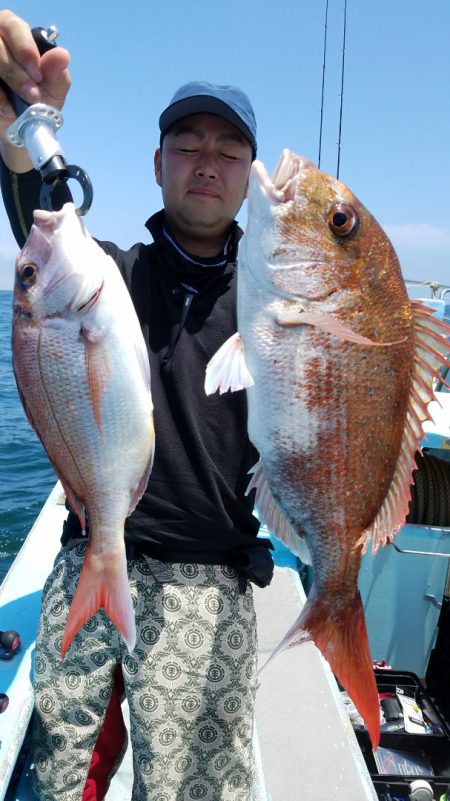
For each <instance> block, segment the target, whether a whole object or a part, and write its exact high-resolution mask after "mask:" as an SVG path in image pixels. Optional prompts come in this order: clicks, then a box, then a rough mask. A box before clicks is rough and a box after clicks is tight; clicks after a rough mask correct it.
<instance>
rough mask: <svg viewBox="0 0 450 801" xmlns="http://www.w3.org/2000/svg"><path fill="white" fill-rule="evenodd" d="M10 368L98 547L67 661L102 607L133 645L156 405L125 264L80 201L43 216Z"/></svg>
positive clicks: (18, 286) (17, 300)
mask: <svg viewBox="0 0 450 801" xmlns="http://www.w3.org/2000/svg"><path fill="white" fill-rule="evenodd" d="M13 306H14V308H13V331H12V350H13V366H14V373H15V376H16V382H17V386H18V389H19V393H20V397H21V400H22V403H23V406H24V409H25V412H26V414H27V416H28V419H29V421H30V423H31V425H32V426H33V428H34V429H35V431H36V433H37V434H38V436H39V438H40V440H41V442H42V444H43V446H44V448H45V450H46V451H47V454H48V457H49V459H50V461H51V463H52V465H53V467H54V469H55V471H56V473H57V475H58V477H59V478H60V480H61V483H62V484H63V487H64V490H65V492H66V495H67V498H68V500H69V502H70V504H71V506H72V508H73V509H74V511H75V512H76V513H77V515H78V517H79V519H80V522H81V525H82V527H83V528H84V526H85V512H86V513H87V517H88V520H89V529H90V533H89V543H88V547H87V551H86V555H85V559H84V563H83V568H82V572H81V576H80V580H79V583H78V587H77V589H76V591H75V595H74V598H73V601H72V605H71V607H70V611H69V615H68V618H67V622H66V628H65V632H64V638H63V643H62V656H64V655H65V653H66V651H67V649H68V648H69V646H70V643H71V642H72V640H73V637H74V636H75V634H76V633H77V631H78V630H79V629H80V628H81V626H82V625H83V624H84V623H85V622H86V621H87V620H89V618H90V617H92V615H94V614H95V613H96V612H97V611H98V609H100V608H101V607H102V608H103V609H104V610H105V612H106V613H107V614H108V615H109V617H110V619H111V620H112V622H113V623H114V624H115V626H117V628H118V629H119V631H120V632H121V634H122V636H123V639H124V640H125V642H126V644H127V646H128V648H129V649H130V650H132V649H133V647H134V644H135V638H136V629H135V621H134V611H133V604H132V599H131V594H130V589H129V584H128V578H127V564H126V556H125V546H124V522H125V518H126V517H127V516H128V515H129V514H130V512H131V511H132V510H133V509H134V507H135V506H136V504H137V502H138V501H139V499H140V497H141V495H142V493H143V492H144V490H145V487H146V485H147V481H148V478H149V475H150V471H151V467H152V462H153V452H154V430H153V406H152V398H151V392H150V368H149V362H148V355H147V350H146V346H145V342H144V339H143V336H142V333H141V329H140V326H139V322H138V319H137V316H136V312H135V310H134V307H133V304H132V302H131V299H130V296H129V293H128V291H127V288H126V286H125V283H124V281H123V279H122V276H121V275H120V273H119V270H118V268H117V265H116V264H115V262H114V261H113V259H112V258H111V257H110V256H107V255H106V254H105V253H104V251H103V250H102V249H101V248H100V247H99V245H98V244H97V243H96V242H95V241H94V240H93V239H92V237H91V236H90V235H89V233H88V232H87V230H86V228H85V226H84V223H83V222H82V221H81V219H80V218H79V216H78V215H77V214H76V211H75V207H74V205H73V204H72V203H67V204H66V205H65V206H64V207H63V209H62V210H61V211H57V212H48V211H40V210H37V211H35V212H34V225H33V226H32V228H31V231H30V234H29V237H28V239H27V241H26V243H25V245H24V247H23V249H22V251H21V252H20V253H19V255H18V257H17V260H16V279H15V286H14V297H13Z"/></svg>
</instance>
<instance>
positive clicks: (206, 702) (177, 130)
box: [0, 11, 273, 801]
mask: <svg viewBox="0 0 450 801" xmlns="http://www.w3.org/2000/svg"><path fill="white" fill-rule="evenodd" d="M67 65H68V54H67V53H66V52H65V51H63V50H62V49H60V48H56V49H55V50H53V51H50V52H48V53H46V54H45V55H44V56H43V57H42V58H40V57H39V54H38V53H37V50H36V48H35V47H34V43H33V41H32V38H31V35H30V31H29V28H28V26H27V25H26V23H24V22H23V21H22V20H20V19H19V18H17V17H16V16H15V15H13V14H12V13H11V12H6V11H5V12H0V77H3V78H4V80H5V81H7V83H8V84H9V86H10V87H11V88H12V89H13V90H14V91H16V92H17V93H19V94H20V95H21V96H22V97H23V98H24V99H25V100H26V101H28V102H36V101H41V102H48V103H51V104H52V105H55V106H57V107H58V108H61V106H62V105H63V103H64V99H65V96H66V94H67V91H68V89H69V86H70V78H69V75H68V72H67ZM12 119H13V114H12V110H11V108H10V107H9V105H8V103H7V100H6V96H5V95H4V94H2V93H1V92H0V120H1V122H0V125H1V129H0V135H1V133H2V131H3V130H4V129H5V127H6V125H7V124H9V123H10V122H11V121H12ZM160 132H161V137H160V147H159V148H157V150H156V152H155V160H154V164H155V176H156V180H157V182H158V184H159V186H160V187H161V190H162V196H163V201H164V210H163V211H161V212H159V213H157V214H156V215H153V217H151V218H150V220H149V221H148V223H147V227H148V229H149V231H150V233H151V235H152V237H153V240H154V241H153V243H152V244H150V245H144V244H138V245H135V246H133V247H132V248H131V249H130V250H129V251H122V250H120V249H119V248H118V247H117V246H115V245H113V244H112V243H110V242H103V243H100V244H101V246H102V247H103V248H104V250H105V251H106V252H107V253H109V254H110V255H111V256H112V257H113V258H114V259H115V261H116V263H117V264H118V266H119V268H120V270H121V272H122V275H123V277H124V279H125V281H126V283H127V286H128V288H129V291H130V293H131V296H132V298H133V302H134V304H135V307H136V311H137V313H138V316H139V319H140V322H141V326H142V331H143V333H144V337H145V340H146V342H147V345H148V351H149V358H150V366H151V373H152V395H153V401H154V404H155V432H156V454H155V463H154V467H153V471H152V475H151V477H150V481H149V484H148V487H147V490H146V492H145V493H144V496H143V498H142V500H141V501H140V503H139V504H138V506H137V508H136V510H135V511H134V512H133V514H132V515H131V516H130V518H129V519H128V520H127V522H126V527H125V541H126V546H127V557H128V564H129V577H130V586H131V589H132V594H133V597H134V602H135V609H136V624H137V629H138V634H137V644H136V648H135V650H134V652H133V654H131V655H130V654H128V652H127V649H126V647H125V645H124V643H123V642H122V640H121V638H120V636H119V634H118V632H117V631H116V630H115V629H114V627H113V626H112V624H111V623H110V621H109V620H108V618H107V617H106V616H105V615H104V613H103V612H99V613H98V614H97V615H95V616H94V618H92V619H91V621H89V622H88V623H87V624H86V625H85V626H84V627H83V629H82V631H81V632H80V633H79V634H78V635H77V637H76V638H75V640H74V643H73V645H72V647H71V648H70V649H69V652H68V654H67V655H66V658H65V659H64V661H63V662H61V659H60V656H59V646H60V637H61V633H62V630H63V628H64V623H65V618H66V614H67V607H68V601H67V599H69V603H70V599H71V598H72V596H73V592H74V588H75V585H76V581H77V578H78V576H79V572H80V569H81V564H82V561H83V556H84V552H85V547H86V534H85V532H81V531H80V526H79V524H78V522H77V518H76V517H75V515H74V514H73V513H69V517H68V520H67V523H66V525H65V528H64V532H63V536H62V545H63V547H62V548H61V551H60V553H59V555H58V557H57V559H56V562H55V566H54V570H53V572H52V574H51V575H50V577H49V579H48V581H47V583H46V586H45V588H44V593H43V605H42V616H41V624H40V630H39V634H38V639H37V646H36V660H35V693H36V724H35V745H34V760H35V765H36V780H35V785H36V789H37V793H38V796H39V798H40V799H42V800H43V801H56V799H58V801H79V799H81V798H82V797H83V788H84V787H85V783H86V778H87V774H88V768H89V761H90V759H91V755H92V751H93V748H94V745H95V742H96V739H97V735H98V733H99V730H100V727H101V725H102V722H103V720H104V718H105V714H106V710H107V707H108V703H109V701H110V698H111V692H112V686H113V677H114V674H116V676H117V671H118V670H119V671H120V670H121V672H122V674H123V680H124V685H125V692H126V695H127V698H128V702H129V706H130V716H131V738H132V745H133V766H134V785H133V799H135V800H136V801H137V799H139V801H145V800H146V799H149V800H150V799H151V800H152V801H157V800H158V801H159V799H161V801H162V799H164V801H188V799H193V798H202V799H205V801H220V800H221V799H223V801H248V799H250V798H251V785H252V770H253V768H252V724H253V706H254V696H255V691H256V685H257V679H256V625H255V616H254V609H253V602H252V591H251V585H250V584H249V582H248V578H250V580H253V581H256V582H257V583H258V584H259V585H260V586H265V584H267V583H268V582H269V581H270V578H271V574H272V569H273V565H272V560H271V558H270V555H269V554H268V551H267V548H266V547H265V541H264V540H261V539H257V538H256V535H257V532H258V522H257V520H256V518H255V517H254V516H253V515H252V504H253V494H252V497H250V498H249V497H246V496H245V490H246V487H247V484H248V475H247V474H248V470H249V469H250V468H251V467H252V466H253V464H254V463H255V461H256V459H257V454H256V452H255V450H254V448H253V447H252V445H251V443H250V442H249V440H248V437H247V433H246V415H247V409H246V398H245V394H244V393H234V394H227V395H224V396H212V397H207V396H206V395H205V393H204V390H203V382H204V373H205V368H206V365H207V363H208V361H209V359H210V358H211V356H212V355H213V354H214V353H215V351H216V350H217V349H218V347H219V346H220V345H221V344H222V343H223V342H224V341H225V340H226V339H227V338H228V337H229V336H230V335H231V334H232V333H234V331H235V330H236V312H235V293H236V281H235V262H236V253H237V244H238V240H239V237H240V235H241V232H240V230H239V228H238V226H237V224H236V222H235V221H234V218H235V215H236V213H237V212H238V210H239V208H240V206H241V204H242V202H243V200H244V198H245V195H246V191H247V181H248V174H249V170H250V166H251V162H252V160H253V158H254V156H255V154H256V123H255V118H254V114H253V110H252V107H251V105H250V103H249V100H248V98H247V97H246V96H245V95H244V94H243V92H241V91H240V90H239V89H237V88H235V87H228V86H227V87H223V86H212V85H210V84H205V83H192V84H186V85H185V86H183V87H181V89H179V90H178V92H177V93H176V94H175V96H174V97H173V98H172V101H171V102H170V104H169V106H168V107H167V108H166V109H165V111H163V113H162V115H161V117H160ZM2 155H3V159H4V165H3V168H2V190H3V195H4V199H5V205H6V208H7V211H8V215H9V218H10V221H11V225H12V228H13V231H14V232H15V235H16V238H17V241H18V242H19V244H20V245H22V244H23V241H24V239H25V237H26V233H27V231H28V230H29V227H30V225H31V221H32V210H33V209H34V208H36V207H37V206H38V197H39V185H40V177H39V175H38V173H37V172H36V171H34V170H33V171H30V162H29V161H28V159H27V156H26V154H25V153H23V152H21V151H18V150H14V149H12V148H11V147H9V146H8V145H7V144H6V143H5V142H4V141H3V145H2ZM62 194H63V195H64V193H62ZM63 200H64V197H63V196H62V197H61V198H60V201H61V202H63ZM118 469H120V465H118ZM114 699H116V696H113V701H114ZM112 708H113V707H110V712H111V709H112ZM96 750H97V751H98V753H99V754H100V758H101V753H102V737H100V739H99V741H98V743H97V749H96ZM93 768H94V765H92V766H91V769H93ZM86 786H87V785H86ZM84 798H85V799H87V796H86V795H85V796H84Z"/></svg>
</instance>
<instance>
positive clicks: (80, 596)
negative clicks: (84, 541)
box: [61, 545, 136, 659]
mask: <svg viewBox="0 0 450 801" xmlns="http://www.w3.org/2000/svg"><path fill="white" fill-rule="evenodd" d="M101 608H103V609H104V610H105V612H106V614H107V615H108V617H109V618H110V620H111V621H112V622H113V623H114V625H115V626H116V628H117V629H118V630H119V631H120V633H121V635H122V637H123V639H124V641H125V643H126V645H127V647H128V650H129V651H130V652H131V651H132V650H133V649H134V646H135V644H136V625H135V619H134V609H133V602H132V599H131V594H130V587H129V583H128V575H127V561H126V555H125V547H124V546H122V548H121V551H120V553H119V554H118V555H117V556H116V557H115V558H114V557H113V558H109V559H105V558H103V557H102V558H100V557H99V556H98V555H96V554H95V553H94V552H93V551H92V548H91V547H90V546H89V545H88V548H87V551H86V555H85V558H84V562H83V567H82V570H81V574H80V579H79V582H78V586H77V589H76V591H75V595H74V597H73V600H72V604H71V606H70V609H69V614H68V616H67V621H66V627H65V630H64V637H63V642H62V646H61V658H62V659H64V657H65V655H66V653H67V651H68V649H69V647H70V644H71V642H72V640H73V638H74V637H75V635H76V633H77V632H78V631H79V630H80V629H81V627H82V626H83V625H84V624H85V623H86V622H87V621H88V620H89V619H90V618H91V617H92V616H93V615H95V613H96V612H98V610H99V609H101Z"/></svg>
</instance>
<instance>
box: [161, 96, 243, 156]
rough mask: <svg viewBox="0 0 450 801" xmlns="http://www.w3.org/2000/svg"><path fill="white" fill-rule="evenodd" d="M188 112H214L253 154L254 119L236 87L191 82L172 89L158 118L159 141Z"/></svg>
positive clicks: (189, 113)
mask: <svg viewBox="0 0 450 801" xmlns="http://www.w3.org/2000/svg"><path fill="white" fill-rule="evenodd" d="M191 114H216V115H217V116H218V117H222V118H223V119H225V120H228V122H231V123H232V124H233V125H235V126H236V128H238V129H239V130H240V131H241V133H243V134H244V136H245V137H246V139H248V141H249V142H250V144H251V146H252V149H253V156H254V157H255V156H256V119H255V113H254V111H253V108H252V105H251V103H250V100H249V99H248V97H247V95H246V94H244V92H242V91H241V89H238V88H237V86H218V85H217V84H213V83H205V82H204V81H191V83H186V84H184V86H181V87H180V88H179V89H178V91H176V92H175V94H174V96H173V97H172V100H171V101H170V103H169V105H168V106H167V108H166V109H165V110H164V111H163V113H162V114H161V116H160V118H159V129H160V131H161V141H162V140H163V138H164V136H165V135H166V133H167V131H168V130H169V128H171V127H172V125H174V124H175V123H176V122H178V120H181V119H183V117H189V116H190V115H191Z"/></svg>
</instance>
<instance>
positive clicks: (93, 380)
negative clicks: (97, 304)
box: [80, 328, 111, 431]
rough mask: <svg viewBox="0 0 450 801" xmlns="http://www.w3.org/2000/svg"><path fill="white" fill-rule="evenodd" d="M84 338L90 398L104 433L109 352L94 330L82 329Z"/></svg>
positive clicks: (93, 410)
mask: <svg viewBox="0 0 450 801" xmlns="http://www.w3.org/2000/svg"><path fill="white" fill-rule="evenodd" d="M80 333H81V336H83V338H84V356H85V364H86V375H87V381H88V388H89V398H90V401H91V406H92V412H93V415H94V419H95V422H96V423H97V426H98V429H99V431H102V400H103V395H104V393H105V391H106V389H107V387H108V384H109V381H110V378H111V364H110V360H109V357H108V351H107V349H106V348H104V347H103V343H102V339H103V337H102V336H99V337H98V338H97V337H96V336H94V334H93V332H92V330H90V329H89V330H85V329H83V328H82V329H81V332H80Z"/></svg>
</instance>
